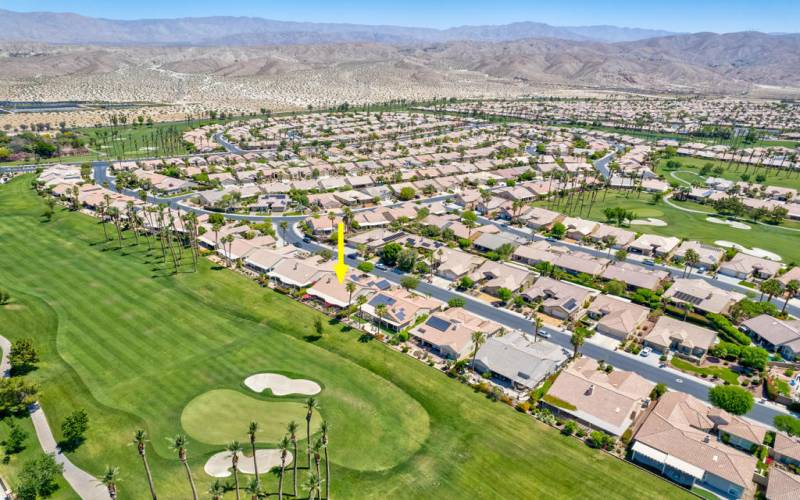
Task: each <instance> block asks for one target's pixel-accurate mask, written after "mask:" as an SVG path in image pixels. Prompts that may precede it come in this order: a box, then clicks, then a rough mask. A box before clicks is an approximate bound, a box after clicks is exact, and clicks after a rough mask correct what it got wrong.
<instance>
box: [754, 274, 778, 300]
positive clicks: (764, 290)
mask: <svg viewBox="0 0 800 500" xmlns="http://www.w3.org/2000/svg"><path fill="white" fill-rule="evenodd" d="M760 289H761V299H759V300H763V299H764V294H767V302H772V297H774V296H776V295H780V294H781V292H783V283H781V282H780V281H778V280H776V279H775V278H770V279H768V280H766V281H762V282H761V287H760Z"/></svg>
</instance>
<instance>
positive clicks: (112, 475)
mask: <svg viewBox="0 0 800 500" xmlns="http://www.w3.org/2000/svg"><path fill="white" fill-rule="evenodd" d="M118 480H119V469H118V468H117V467H111V466H106V471H105V472H104V473H103V477H101V478H100V482H101V483H103V486H105V487H106V489H108V496H109V497H111V500H116V498H117V481H118Z"/></svg>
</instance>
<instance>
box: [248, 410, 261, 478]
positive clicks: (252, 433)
mask: <svg viewBox="0 0 800 500" xmlns="http://www.w3.org/2000/svg"><path fill="white" fill-rule="evenodd" d="M257 432H258V422H250V425H248V426H247V437H248V438H249V439H250V450H251V451H252V452H253V474H254V475H255V476H256V477H255V479H256V483H260V482H261V477H260V476H259V475H258V460H257V455H256V433H257Z"/></svg>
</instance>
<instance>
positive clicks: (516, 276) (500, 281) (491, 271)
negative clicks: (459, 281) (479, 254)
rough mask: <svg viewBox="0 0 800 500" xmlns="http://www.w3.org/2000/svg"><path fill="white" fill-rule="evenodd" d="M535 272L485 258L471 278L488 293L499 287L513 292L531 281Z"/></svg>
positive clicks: (494, 293) (494, 291)
mask: <svg viewBox="0 0 800 500" xmlns="http://www.w3.org/2000/svg"><path fill="white" fill-rule="evenodd" d="M534 277H535V274H534V273H532V272H531V271H528V270H527V269H522V268H519V267H516V266H513V265H510V264H506V263H504V262H499V261H492V260H487V261H484V262H483V264H481V266H480V267H478V269H476V270H475V272H473V273H472V279H473V280H474V281H475V282H476V283H478V284H479V286H481V288H482V289H483V290H484V291H485V292H486V293H488V294H490V295H495V296H497V294H498V291H499V290H500V289H501V288H506V289H508V290H511V291H512V292H515V291H517V290H519V289H520V288H522V287H524V286H526V285H527V284H528V283H530V282H531V281H532V279H533V278H534Z"/></svg>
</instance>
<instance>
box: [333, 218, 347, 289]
mask: <svg viewBox="0 0 800 500" xmlns="http://www.w3.org/2000/svg"><path fill="white" fill-rule="evenodd" d="M337 250H338V251H337V252H336V253H337V255H338V256H339V258H338V261H337V262H336V265H334V266H333V269H334V271H336V277H337V278H339V283H344V277H345V275H346V274H347V269H348V267H349V266H348V265H347V264H345V263H344V224H342V223H341V222H340V223H339V246H338V248H337Z"/></svg>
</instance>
